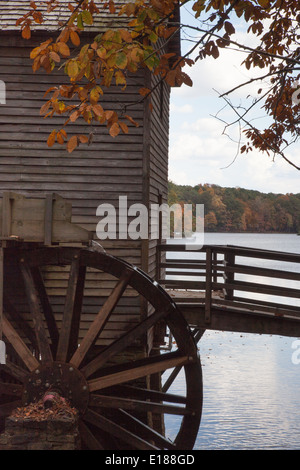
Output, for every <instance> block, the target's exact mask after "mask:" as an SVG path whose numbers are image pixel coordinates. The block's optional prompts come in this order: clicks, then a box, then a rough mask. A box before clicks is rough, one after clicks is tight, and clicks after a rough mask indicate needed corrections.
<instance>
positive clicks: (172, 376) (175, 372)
mask: <svg viewBox="0 0 300 470" xmlns="http://www.w3.org/2000/svg"><path fill="white" fill-rule="evenodd" d="M204 332H205V330H197V329H195V330H194V331H193V333H192V335H193V337H194V339H195V342H196V344H197V342H198V341H199V340H200V339H201V337H202V336H203V334H204ZM181 369H182V367H175V369H174V370H173V371H172V372H171V374H170V375H169V377H168V378H167V380H166V382H165V383H164V385H163V386H162V391H163V392H167V391H168V390H169V388H170V387H171V385H172V384H173V383H174V381H175V380H176V377H177V376H178V374H179V373H180V371H181Z"/></svg>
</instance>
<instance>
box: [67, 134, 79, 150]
mask: <svg viewBox="0 0 300 470" xmlns="http://www.w3.org/2000/svg"><path fill="white" fill-rule="evenodd" d="M77 146H78V137H77V135H73V136H72V137H71V138H70V139H69V141H68V143H67V150H68V152H69V153H71V152H73V150H75V149H76V147H77Z"/></svg>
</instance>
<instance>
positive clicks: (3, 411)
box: [0, 400, 22, 418]
mask: <svg viewBox="0 0 300 470" xmlns="http://www.w3.org/2000/svg"><path fill="white" fill-rule="evenodd" d="M21 405H22V402H21V400H15V401H11V402H9V403H3V404H2V405H0V418H6V417H7V416H9V415H10V414H11V412H12V411H13V410H14V409H16V408H17V407H18V406H21Z"/></svg>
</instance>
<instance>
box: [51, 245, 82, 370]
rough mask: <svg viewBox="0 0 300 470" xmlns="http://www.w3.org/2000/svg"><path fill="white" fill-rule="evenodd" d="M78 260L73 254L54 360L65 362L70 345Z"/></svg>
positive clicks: (77, 256) (78, 266)
mask: <svg viewBox="0 0 300 470" xmlns="http://www.w3.org/2000/svg"><path fill="white" fill-rule="evenodd" d="M79 268H80V260H79V255H78V254H77V255H75V256H74V259H73V260H72V263H71V269H70V275H69V281H68V288H67V294H66V300H65V306H64V312H63V319H62V325H61V329H60V333H59V341H58V347H57V355H56V360H57V361H62V362H66V361H67V359H68V352H69V347H70V339H71V331H72V320H73V314H74V305H75V299H76V291H77V282H78V278H79Z"/></svg>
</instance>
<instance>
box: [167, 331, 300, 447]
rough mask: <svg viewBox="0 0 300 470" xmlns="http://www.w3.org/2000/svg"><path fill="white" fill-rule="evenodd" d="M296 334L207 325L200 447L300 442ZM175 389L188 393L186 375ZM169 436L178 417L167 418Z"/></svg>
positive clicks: (203, 343) (202, 351)
mask: <svg viewBox="0 0 300 470" xmlns="http://www.w3.org/2000/svg"><path fill="white" fill-rule="evenodd" d="M292 342H293V339H292V338H284V337H275V336H265V335H248V334H244V333H243V334H239V333H228V332H216V331H206V333H205V334H204V336H203V338H202V339H201V341H200V343H199V349H200V355H201V362H202V367H203V382H204V402H203V415H202V420H201V426H200V431H199V434H198V438H197V441H196V445H195V449H199V450H200V449H296V448H300V420H299V412H298V410H299V405H300V396H299V387H300V375H299V371H300V369H299V368H300V365H298V366H297V365H294V364H293V363H292V361H291V355H292V351H293V350H292V347H291V345H292ZM180 382H181V383H177V384H176V385H175V386H174V387H173V389H170V391H173V392H176V393H184V390H183V388H184V378H183V376H181V379H180ZM166 423H167V427H168V428H169V429H168V436H169V437H172V436H174V435H175V429H176V427H177V426H178V424H179V423H178V420H177V419H176V418H174V417H168V418H167V419H166Z"/></svg>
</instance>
